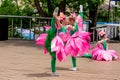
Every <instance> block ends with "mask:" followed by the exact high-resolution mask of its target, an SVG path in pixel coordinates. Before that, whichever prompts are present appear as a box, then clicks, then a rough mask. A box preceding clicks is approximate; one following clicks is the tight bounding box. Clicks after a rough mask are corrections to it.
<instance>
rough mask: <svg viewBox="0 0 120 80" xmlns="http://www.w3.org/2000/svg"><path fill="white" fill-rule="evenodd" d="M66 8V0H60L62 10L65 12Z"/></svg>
mask: <svg viewBox="0 0 120 80" xmlns="http://www.w3.org/2000/svg"><path fill="white" fill-rule="evenodd" d="M65 8H66V0H62V1H61V2H60V12H63V13H64V14H65Z"/></svg>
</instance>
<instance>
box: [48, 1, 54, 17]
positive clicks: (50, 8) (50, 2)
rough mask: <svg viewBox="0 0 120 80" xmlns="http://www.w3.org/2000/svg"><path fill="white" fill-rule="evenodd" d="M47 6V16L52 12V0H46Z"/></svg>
mask: <svg viewBox="0 0 120 80" xmlns="http://www.w3.org/2000/svg"><path fill="white" fill-rule="evenodd" d="M47 7H48V13H49V14H48V15H47V16H48V17H51V16H52V14H53V10H54V9H53V3H52V0H47Z"/></svg>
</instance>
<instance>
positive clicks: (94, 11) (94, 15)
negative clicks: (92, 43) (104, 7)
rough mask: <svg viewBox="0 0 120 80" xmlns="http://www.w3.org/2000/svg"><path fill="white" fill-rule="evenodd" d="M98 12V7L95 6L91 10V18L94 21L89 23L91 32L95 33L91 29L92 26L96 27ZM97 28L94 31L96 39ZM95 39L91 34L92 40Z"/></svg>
mask: <svg viewBox="0 0 120 80" xmlns="http://www.w3.org/2000/svg"><path fill="white" fill-rule="evenodd" d="M97 12H98V7H93V9H92V10H91V9H90V10H89V19H90V20H91V21H92V22H91V23H89V32H90V33H93V29H91V28H92V27H96V23H97ZM96 36H97V35H96V30H95V33H94V37H95V39H96ZM92 39H93V34H91V40H92Z"/></svg>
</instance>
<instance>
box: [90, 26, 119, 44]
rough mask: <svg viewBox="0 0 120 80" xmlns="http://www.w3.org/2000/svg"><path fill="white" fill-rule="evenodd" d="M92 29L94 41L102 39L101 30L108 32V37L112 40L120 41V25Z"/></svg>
mask: <svg viewBox="0 0 120 80" xmlns="http://www.w3.org/2000/svg"><path fill="white" fill-rule="evenodd" d="M91 29H93V32H92V41H93V42H95V41H98V40H99V39H100V36H99V35H98V31H97V30H98V29H99V30H103V31H105V32H106V35H107V37H108V38H109V39H110V40H112V41H115V40H120V25H116V24H115V25H109V24H108V25H103V26H99V27H92V28H91ZM116 37H118V39H115V38H116Z"/></svg>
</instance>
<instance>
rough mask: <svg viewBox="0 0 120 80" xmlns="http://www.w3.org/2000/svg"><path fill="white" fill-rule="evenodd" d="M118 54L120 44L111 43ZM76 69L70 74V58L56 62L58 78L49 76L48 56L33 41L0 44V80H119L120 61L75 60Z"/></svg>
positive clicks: (111, 46) (2, 42)
mask: <svg viewBox="0 0 120 80" xmlns="http://www.w3.org/2000/svg"><path fill="white" fill-rule="evenodd" d="M109 48H110V49H114V50H116V51H117V52H118V53H120V43H110V44H109ZM77 66H78V70H77V71H75V72H73V71H69V70H68V69H69V68H70V67H71V58H70V56H68V57H67V61H66V62H62V63H60V62H57V72H58V73H59V74H61V76H59V77H52V76H51V75H50V73H51V72H50V56H49V55H48V54H47V55H44V54H43V51H42V47H38V46H36V45H35V44H34V42H32V41H24V40H8V41H0V80H120V60H118V61H111V62H105V61H94V60H91V59H87V58H80V57H78V58H77Z"/></svg>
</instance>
